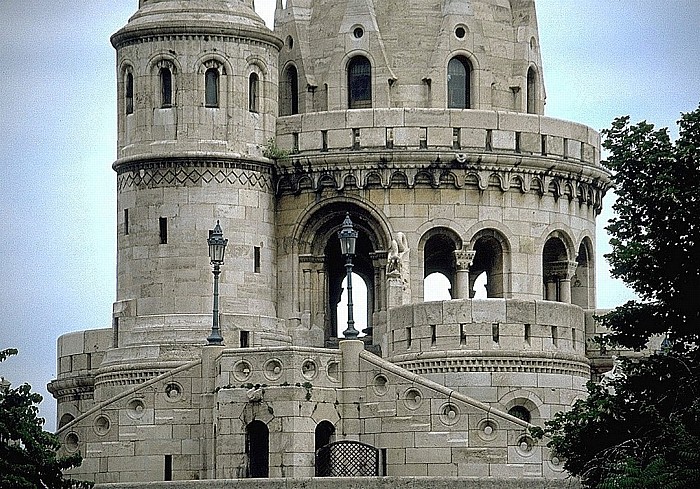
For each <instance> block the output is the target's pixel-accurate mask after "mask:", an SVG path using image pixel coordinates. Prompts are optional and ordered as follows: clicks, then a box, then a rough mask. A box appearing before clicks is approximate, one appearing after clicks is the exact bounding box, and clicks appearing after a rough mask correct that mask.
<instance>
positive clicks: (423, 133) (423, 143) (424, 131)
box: [419, 127, 428, 149]
mask: <svg viewBox="0 0 700 489" xmlns="http://www.w3.org/2000/svg"><path fill="white" fill-rule="evenodd" d="M419 146H420V149H428V128H427V127H421V128H420V140H419Z"/></svg>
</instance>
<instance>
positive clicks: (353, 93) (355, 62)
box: [348, 56, 372, 109]
mask: <svg viewBox="0 0 700 489" xmlns="http://www.w3.org/2000/svg"><path fill="white" fill-rule="evenodd" d="M371 107H372V65H371V64H370V62H369V60H368V59H367V58H365V57H364V56H355V57H354V58H352V59H351V60H350V62H349V63H348V108H350V109H367V108H371Z"/></svg>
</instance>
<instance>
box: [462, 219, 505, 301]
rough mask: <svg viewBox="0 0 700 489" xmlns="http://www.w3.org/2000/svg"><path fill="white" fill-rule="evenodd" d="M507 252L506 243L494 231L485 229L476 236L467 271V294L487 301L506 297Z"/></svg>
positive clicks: (501, 236)
mask: <svg viewBox="0 0 700 489" xmlns="http://www.w3.org/2000/svg"><path fill="white" fill-rule="evenodd" d="M508 250H509V246H508V242H507V241H506V240H505V238H504V237H503V235H501V234H500V233H499V232H497V231H496V230H493V229H485V230H483V231H480V232H479V233H478V234H477V235H476V240H475V241H474V251H475V252H476V253H475V254H474V262H473V263H472V266H471V268H470V270H469V293H470V295H471V296H472V297H476V296H477V294H478V296H479V297H480V298H483V297H484V295H485V297H486V298H489V299H492V298H503V297H507V296H508V293H509V286H508V283H509V282H508V279H507V273H508V269H509V267H508V260H507V257H506V254H507V253H508ZM484 279H485V280H484ZM477 282H478V285H477ZM484 291H485V293H484Z"/></svg>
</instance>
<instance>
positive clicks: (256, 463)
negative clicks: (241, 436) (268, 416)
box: [245, 420, 270, 478]
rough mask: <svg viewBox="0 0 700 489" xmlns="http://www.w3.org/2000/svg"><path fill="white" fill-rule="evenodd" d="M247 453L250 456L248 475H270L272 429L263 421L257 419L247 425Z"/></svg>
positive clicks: (254, 476)
mask: <svg viewBox="0 0 700 489" xmlns="http://www.w3.org/2000/svg"><path fill="white" fill-rule="evenodd" d="M245 453H246V455H247V456H248V477H252V478H263V477H269V475H270V431H269V430H268V428H267V425H266V424H265V423H263V422H262V421H258V420H256V421H253V422H251V423H248V426H246V431H245Z"/></svg>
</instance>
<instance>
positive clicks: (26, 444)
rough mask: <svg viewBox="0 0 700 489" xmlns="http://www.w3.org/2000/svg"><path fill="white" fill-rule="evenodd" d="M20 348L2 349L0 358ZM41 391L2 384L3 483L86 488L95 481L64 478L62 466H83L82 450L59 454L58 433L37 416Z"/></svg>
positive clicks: (29, 488) (20, 488) (19, 488)
mask: <svg viewBox="0 0 700 489" xmlns="http://www.w3.org/2000/svg"><path fill="white" fill-rule="evenodd" d="M16 354H17V350H15V349H6V350H2V351H0V362H2V361H4V360H5V359H6V358H8V357H9V356H12V355H16ZM41 400H42V398H41V395H39V394H37V393H35V392H32V391H31V386H29V384H23V385H21V386H19V387H18V388H16V389H13V388H10V387H1V388H0V487H2V488H5V487H7V488H13V489H25V488H26V489H37V488H47V489H59V488H87V487H92V484H89V483H86V482H80V481H74V480H69V479H64V477H63V474H62V470H65V469H69V468H71V467H78V466H80V464H81V462H82V459H81V457H80V455H79V454H74V455H71V456H68V457H58V456H57V455H56V452H57V450H58V448H59V447H60V443H59V441H58V437H57V436H56V435H54V434H52V433H49V432H48V431H44V429H43V425H44V419H42V418H39V417H38V413H39V408H38V407H37V406H38V404H39V403H40V402H41Z"/></svg>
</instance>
